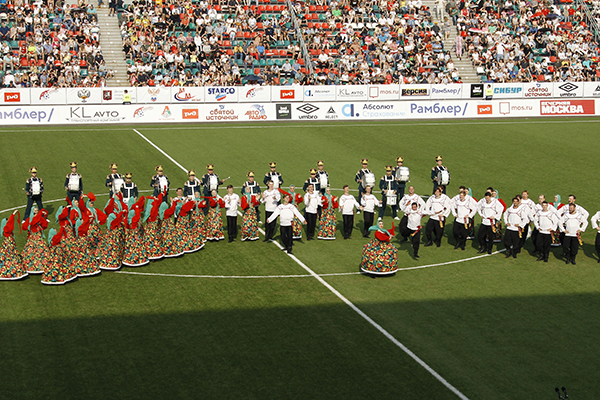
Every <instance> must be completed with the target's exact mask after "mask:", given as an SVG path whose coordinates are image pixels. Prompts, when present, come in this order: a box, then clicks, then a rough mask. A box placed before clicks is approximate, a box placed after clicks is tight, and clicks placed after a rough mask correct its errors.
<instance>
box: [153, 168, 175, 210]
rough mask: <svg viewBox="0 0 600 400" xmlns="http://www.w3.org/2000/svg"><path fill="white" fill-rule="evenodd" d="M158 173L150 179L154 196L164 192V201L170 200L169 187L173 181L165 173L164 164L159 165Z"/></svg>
mask: <svg viewBox="0 0 600 400" xmlns="http://www.w3.org/2000/svg"><path fill="white" fill-rule="evenodd" d="M155 170H156V175H154V176H153V177H152V180H151V181H150V187H151V188H153V189H154V193H152V195H153V196H154V197H158V195H159V194H161V193H162V194H163V202H165V203H167V204H168V202H169V187H170V186H171V182H170V181H169V178H168V177H167V176H166V175H165V174H164V171H163V166H162V165H157V166H156V168H155Z"/></svg>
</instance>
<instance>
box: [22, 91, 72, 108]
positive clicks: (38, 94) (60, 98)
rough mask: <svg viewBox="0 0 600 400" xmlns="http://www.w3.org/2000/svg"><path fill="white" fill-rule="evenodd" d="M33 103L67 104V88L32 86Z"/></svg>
mask: <svg viewBox="0 0 600 400" xmlns="http://www.w3.org/2000/svg"><path fill="white" fill-rule="evenodd" d="M30 95H31V96H30V99H31V104H67V89H65V88H31V89H30Z"/></svg>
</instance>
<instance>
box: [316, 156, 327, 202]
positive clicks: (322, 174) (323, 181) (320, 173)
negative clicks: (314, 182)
mask: <svg viewBox="0 0 600 400" xmlns="http://www.w3.org/2000/svg"><path fill="white" fill-rule="evenodd" d="M324 166H325V164H324V163H323V160H319V161H317V178H318V179H319V187H320V192H321V195H322V196H324V195H325V189H327V188H328V187H329V174H328V173H327V171H325V170H323V168H324Z"/></svg>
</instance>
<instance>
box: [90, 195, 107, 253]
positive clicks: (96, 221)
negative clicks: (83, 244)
mask: <svg viewBox="0 0 600 400" xmlns="http://www.w3.org/2000/svg"><path fill="white" fill-rule="evenodd" d="M95 203H96V196H95V195H94V193H92V192H89V193H88V194H87V196H86V199H85V207H86V209H87V212H88V214H89V215H90V227H89V229H88V238H89V241H90V247H91V249H92V251H93V252H94V255H95V257H98V248H99V246H100V241H101V240H102V236H103V233H102V230H101V229H100V225H104V224H105V223H106V218H107V217H106V214H104V213H103V212H102V211H100V210H99V209H97V208H95V207H94V204H95Z"/></svg>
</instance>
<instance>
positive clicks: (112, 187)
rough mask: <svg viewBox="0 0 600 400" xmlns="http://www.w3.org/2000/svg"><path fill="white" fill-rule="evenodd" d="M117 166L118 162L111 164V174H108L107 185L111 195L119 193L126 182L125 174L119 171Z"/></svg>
mask: <svg viewBox="0 0 600 400" xmlns="http://www.w3.org/2000/svg"><path fill="white" fill-rule="evenodd" d="M117 167H118V166H117V163H112V164H110V174H108V175H107V176H106V187H107V188H108V190H109V191H110V195H111V196H114V195H115V194H117V193H119V192H120V191H121V187H122V186H123V184H124V183H125V180H124V177H123V175H121V174H119V173H118V172H117Z"/></svg>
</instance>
